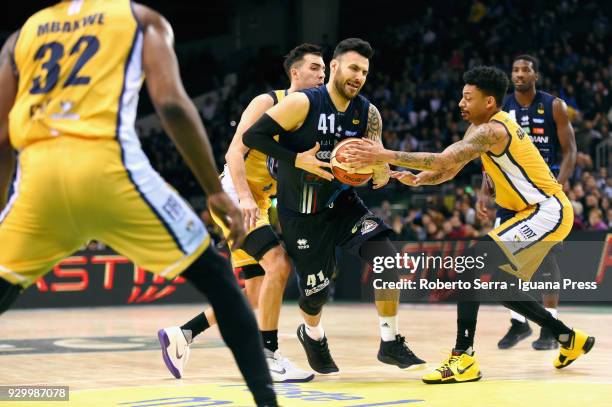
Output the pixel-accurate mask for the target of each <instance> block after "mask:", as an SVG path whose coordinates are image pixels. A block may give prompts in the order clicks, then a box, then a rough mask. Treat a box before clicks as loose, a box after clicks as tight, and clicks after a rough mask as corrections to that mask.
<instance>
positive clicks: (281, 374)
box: [264, 348, 314, 383]
mask: <svg viewBox="0 0 612 407" xmlns="http://www.w3.org/2000/svg"><path fill="white" fill-rule="evenodd" d="M264 354H265V355H266V361H267V362H268V368H269V369H270V375H271V376H272V381H273V382H276V383H301V382H309V381H311V380H312V379H313V378H314V373H312V372H307V371H305V370H302V369H300V368H298V367H297V366H295V365H294V364H293V363H291V361H290V360H289V359H287V358H285V357H283V355H281V353H280V351H279V350H276V352H274V353H273V352H272V351H271V350H269V349H265V348H264Z"/></svg>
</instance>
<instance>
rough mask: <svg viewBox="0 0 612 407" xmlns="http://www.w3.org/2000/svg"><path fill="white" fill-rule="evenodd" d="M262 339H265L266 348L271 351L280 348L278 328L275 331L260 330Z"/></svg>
mask: <svg viewBox="0 0 612 407" xmlns="http://www.w3.org/2000/svg"><path fill="white" fill-rule="evenodd" d="M260 332H261V339H263V343H264V348H266V349H268V350H269V351H271V352H276V350H277V349H278V329H275V330H274V331H260Z"/></svg>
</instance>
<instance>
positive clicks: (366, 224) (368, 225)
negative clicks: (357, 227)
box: [361, 219, 378, 235]
mask: <svg viewBox="0 0 612 407" xmlns="http://www.w3.org/2000/svg"><path fill="white" fill-rule="evenodd" d="M377 226H378V223H377V222H376V221H373V220H371V219H366V220H364V221H363V223H362V224H361V234H362V235H365V234H366V233H370V232H371V231H373V230H374V229H376V227H377Z"/></svg>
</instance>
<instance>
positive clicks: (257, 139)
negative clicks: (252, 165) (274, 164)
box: [242, 113, 297, 164]
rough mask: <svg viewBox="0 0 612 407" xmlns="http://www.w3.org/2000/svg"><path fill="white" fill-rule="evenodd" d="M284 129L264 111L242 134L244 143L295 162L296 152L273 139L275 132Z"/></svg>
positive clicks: (274, 156)
mask: <svg viewBox="0 0 612 407" xmlns="http://www.w3.org/2000/svg"><path fill="white" fill-rule="evenodd" d="M284 131H285V130H284V129H283V128H282V127H281V126H280V124H278V123H277V122H276V121H275V120H274V119H273V118H271V117H270V116H268V115H267V114H266V113H264V114H263V116H261V118H260V119H259V120H257V121H256V122H255V123H254V124H253V125H252V126H251V127H250V128H249V129H248V130H247V131H246V132H245V133H244V134H243V136H242V141H243V142H244V145H246V146H247V147H249V148H253V149H255V150H259V151H261V152H262V153H264V154H266V155H269V156H270V157H273V158H276V159H278V160H283V161H286V162H289V163H291V164H295V157H296V156H297V153H296V152H294V151H291V150H288V149H286V148H285V147H283V146H281V145H280V144H279V143H277V142H276V141H275V140H274V135H275V134H280V133H282V132H284Z"/></svg>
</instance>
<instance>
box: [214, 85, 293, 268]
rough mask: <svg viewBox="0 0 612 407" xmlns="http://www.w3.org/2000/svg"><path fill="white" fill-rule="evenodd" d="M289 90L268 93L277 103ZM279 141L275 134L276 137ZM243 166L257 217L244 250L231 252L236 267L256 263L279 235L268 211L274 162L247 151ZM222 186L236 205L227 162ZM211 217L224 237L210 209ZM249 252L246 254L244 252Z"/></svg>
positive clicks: (236, 201)
mask: <svg viewBox="0 0 612 407" xmlns="http://www.w3.org/2000/svg"><path fill="white" fill-rule="evenodd" d="M287 94H288V91H287V90H286V89H285V90H275V91H271V92H269V93H268V95H269V96H270V97H271V98H272V100H273V101H274V104H275V105H276V104H277V103H278V102H279V101H281V100H282V99H283V98H284V97H285V96H287ZM275 139H276V140H277V141H278V136H275ZM244 165H245V169H246V180H247V184H248V185H249V189H250V190H251V193H252V194H253V199H254V200H255V202H256V204H257V206H258V207H259V217H258V218H257V222H256V225H255V227H254V228H253V229H251V230H249V231H248V233H247V237H246V239H245V243H244V245H243V249H238V250H234V251H232V252H231V258H232V265H233V266H234V267H235V268H238V267H245V266H251V265H255V264H258V261H259V259H260V258H261V256H263V255H264V254H265V251H267V250H268V249H270V248H272V247H274V246H276V245H278V242H279V240H278V237H277V236H276V234H275V233H274V230H273V229H272V227H271V226H270V216H269V210H270V207H271V206H272V199H271V197H272V196H274V195H276V179H275V178H274V176H273V171H274V169H273V163H272V160H271V158H270V157H268V156H267V155H265V154H264V153H262V152H261V151H258V150H252V149H251V150H249V151H248V152H247V153H246V155H245V158H244ZM221 185H222V186H223V189H224V190H225V192H226V193H227V194H228V195H229V196H230V197H231V198H232V200H233V201H234V202H235V203H236V204H237V205H238V204H239V202H238V194H237V192H236V187H235V186H234V183H233V181H232V177H231V175H230V173H229V168H228V167H227V164H226V165H225V168H224V170H223V174H221ZM211 215H212V218H213V220H214V221H215V223H216V224H217V225H219V227H221V229H222V231H223V236H225V237H227V236H228V234H229V229H227V228H226V227H225V225H224V224H223V222H221V221H220V219H219V217H218V216H217V215H216V214H215V213H213V212H211ZM247 252H248V253H247Z"/></svg>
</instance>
